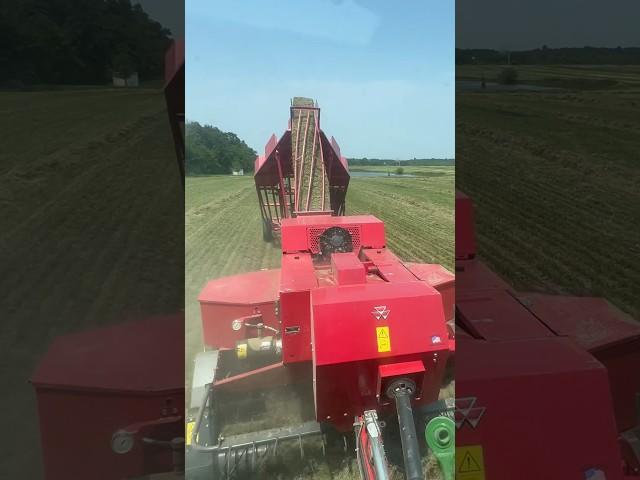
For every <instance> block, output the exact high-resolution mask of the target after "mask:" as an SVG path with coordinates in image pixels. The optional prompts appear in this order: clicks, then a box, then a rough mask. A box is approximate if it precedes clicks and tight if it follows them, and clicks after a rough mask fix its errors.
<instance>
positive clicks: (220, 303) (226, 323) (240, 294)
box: [198, 269, 280, 348]
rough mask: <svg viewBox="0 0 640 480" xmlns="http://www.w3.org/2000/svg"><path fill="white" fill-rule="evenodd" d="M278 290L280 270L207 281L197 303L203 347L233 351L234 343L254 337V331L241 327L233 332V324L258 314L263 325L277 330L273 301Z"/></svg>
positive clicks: (276, 296)
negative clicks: (242, 318)
mask: <svg viewBox="0 0 640 480" xmlns="http://www.w3.org/2000/svg"><path fill="white" fill-rule="evenodd" d="M279 287H280V270H279V269H278V270H260V271H257V272H251V273H245V274H242V275H234V276H231V277H225V278H220V279H216V280H211V281H210V282H208V283H207V285H206V286H205V287H204V289H203V290H202V292H201V293H200V295H199V296H198V301H199V302H200V311H201V317H202V333H203V340H204V343H205V345H207V346H209V347H212V348H234V347H235V345H236V342H237V341H238V340H242V339H244V338H249V337H253V336H256V335H255V333H256V330H255V329H254V328H252V327H246V326H244V324H243V325H242V326H241V327H240V328H239V329H238V330H234V327H233V321H234V320H237V319H240V318H241V317H246V316H248V315H254V314H256V313H259V314H261V315H262V319H263V322H264V323H265V324H266V325H268V326H270V327H273V328H279V326H280V325H279V322H278V319H277V318H276V312H275V302H276V300H277V299H278V289H279Z"/></svg>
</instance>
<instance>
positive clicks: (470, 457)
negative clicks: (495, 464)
mask: <svg viewBox="0 0 640 480" xmlns="http://www.w3.org/2000/svg"><path fill="white" fill-rule="evenodd" d="M456 479H457V480H485V478H484V454H483V452H482V445H467V446H464V447H456Z"/></svg>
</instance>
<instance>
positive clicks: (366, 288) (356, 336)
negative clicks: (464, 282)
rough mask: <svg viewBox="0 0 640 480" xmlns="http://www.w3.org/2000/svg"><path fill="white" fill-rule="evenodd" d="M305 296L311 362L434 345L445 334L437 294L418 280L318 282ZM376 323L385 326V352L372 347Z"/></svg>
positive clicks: (346, 359)
mask: <svg viewBox="0 0 640 480" xmlns="http://www.w3.org/2000/svg"><path fill="white" fill-rule="evenodd" d="M311 301H312V325H313V345H314V362H315V364H316V365H325V364H334V363H341V362H352V361H357V360H365V359H369V358H387V357H392V356H394V355H408V354H411V353H418V352H425V351H431V350H440V349H441V348H442V345H443V344H444V343H445V340H446V338H447V330H446V325H445V322H444V315H443V312H442V303H441V300H440V295H439V294H438V292H436V291H435V290H434V289H433V288H431V287H429V286H428V285H426V284H424V283H422V282H417V281H416V282H411V283H386V284H379V283H376V284H368V285H346V286H338V287H325V288H318V289H316V290H313V291H312V292H311ZM379 306H385V308H384V309H383V312H382V314H381V315H377V313H376V310H377V309H376V307H379ZM386 312H388V313H386ZM385 316H386V318H385ZM377 317H380V318H377ZM425 324H426V325H425ZM381 326H387V327H388V328H389V335H390V337H391V349H390V351H389V352H384V353H380V352H379V351H378V346H377V340H376V327H381ZM434 338H435V341H434Z"/></svg>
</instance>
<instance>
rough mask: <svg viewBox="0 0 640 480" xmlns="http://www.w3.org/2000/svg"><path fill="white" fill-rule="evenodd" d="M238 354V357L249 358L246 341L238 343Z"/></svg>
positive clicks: (241, 358)
mask: <svg viewBox="0 0 640 480" xmlns="http://www.w3.org/2000/svg"><path fill="white" fill-rule="evenodd" d="M236 355H237V356H238V359H240V360H244V359H245V358H247V344H246V343H239V344H238V345H236Z"/></svg>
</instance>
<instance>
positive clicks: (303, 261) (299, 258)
mask: <svg viewBox="0 0 640 480" xmlns="http://www.w3.org/2000/svg"><path fill="white" fill-rule="evenodd" d="M317 286H318V280H317V279H316V276H315V272H314V267H313V262H312V260H311V255H310V254H308V253H307V254H305V253H300V254H289V255H283V256H282V281H281V285H280V317H281V321H282V326H281V328H282V359H283V362H284V363H285V364H289V363H295V362H303V361H310V360H311V307H310V303H311V302H310V293H309V291H310V290H311V289H313V288H316V287H317Z"/></svg>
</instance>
